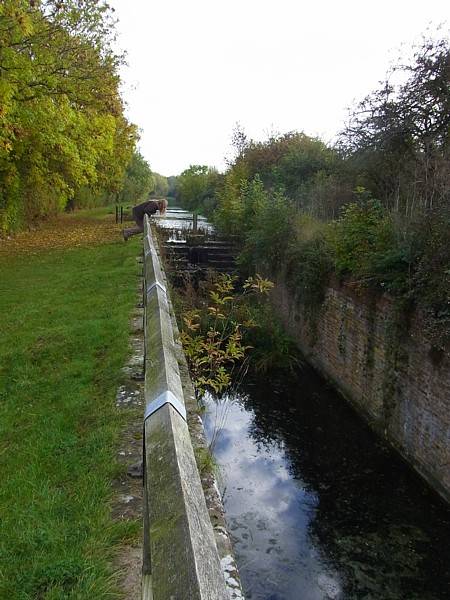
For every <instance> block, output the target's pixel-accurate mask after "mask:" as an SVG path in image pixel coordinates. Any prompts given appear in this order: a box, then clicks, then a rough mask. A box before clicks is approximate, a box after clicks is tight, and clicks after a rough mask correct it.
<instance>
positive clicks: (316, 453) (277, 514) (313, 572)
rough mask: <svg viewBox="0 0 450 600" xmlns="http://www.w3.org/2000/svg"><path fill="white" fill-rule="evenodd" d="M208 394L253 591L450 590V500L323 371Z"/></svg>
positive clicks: (423, 594)
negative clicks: (221, 396) (222, 395)
mask: <svg viewBox="0 0 450 600" xmlns="http://www.w3.org/2000/svg"><path fill="white" fill-rule="evenodd" d="M206 403H207V414H206V416H205V426H206V430H207V435H208V436H209V438H210V440H213V442H214V454H215V457H216V461H217V463H218V464H219V467H220V475H219V479H220V487H221V491H222V492H223V493H224V503H225V510H226V517H227V522H228V525H229V529H230V530H231V533H232V535H233V536H234V545H235V552H236V557H237V562H238V566H239V569H240V574H241V579H242V583H243V587H244V592H245V594H246V597H247V599H249V600H250V599H252V600H256V599H258V600H322V599H329V598H334V599H339V600H343V599H345V600H350V599H352V600H353V599H365V600H375V599H376V600H400V599H402V600H438V599H439V600H443V599H450V509H449V508H448V507H447V506H446V505H445V504H444V503H443V502H442V501H441V500H440V499H439V498H438V497H437V496H436V495H435V494H434V493H433V492H432V491H431V490H430V489H429V488H428V487H427V486H426V485H424V484H423V483H422V481H421V480H420V479H419V478H418V477H417V476H416V475H415V473H414V472H413V471H412V470H411V469H410V468H409V467H407V466H406V465H405V464H404V462H403V461H402V460H401V459H400V458H399V457H398V456H397V455H396V454H395V453H393V452H392V451H391V450H390V449H389V448H388V447H386V446H385V445H384V443H383V442H382V441H380V440H379V439H378V438H377V437H375V436H374V435H373V434H372V433H371V431H370V430H369V429H368V427H367V426H366V425H365V423H364V422H363V421H362V420H361V419H360V418H359V417H358V415H356V414H355V413H354V412H353V410H352V409H350V408H349V407H348V406H347V405H346V404H345V403H344V401H343V400H342V399H341V398H339V397H338V396H337V395H336V393H335V392H334V391H333V390H331V389H330V388H328V387H327V385H326V384H325V383H324V382H323V381H322V380H321V379H319V378H318V376H317V375H316V374H315V373H313V372H310V371H306V370H305V371H303V372H301V373H300V374H299V376H298V378H297V379H296V381H291V382H290V383H286V382H280V381H276V380H275V379H273V378H272V380H270V379H267V380H260V381H258V382H257V383H253V384H251V383H247V384H246V385H245V386H244V387H242V388H241V389H240V393H239V394H235V395H234V396H233V395H232V396H231V397H230V398H228V399H227V400H225V401H220V402H218V401H214V400H213V399H212V398H208V399H207V400H206Z"/></svg>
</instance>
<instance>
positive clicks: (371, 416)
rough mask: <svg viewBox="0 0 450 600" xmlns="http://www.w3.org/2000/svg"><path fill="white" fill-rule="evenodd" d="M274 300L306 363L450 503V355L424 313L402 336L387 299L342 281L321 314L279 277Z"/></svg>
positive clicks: (330, 293) (332, 289)
mask: <svg viewBox="0 0 450 600" xmlns="http://www.w3.org/2000/svg"><path fill="white" fill-rule="evenodd" d="M272 300H273V303H274V305H275V306H276V308H277V310H278V311H279V313H280V315H281V318H282V319H283V321H284V323H285V325H286V326H287V329H288V331H289V332H290V334H291V335H292V336H293V337H294V338H295V340H296V341H297V343H298V345H299V347H300V348H301V350H302V351H303V353H304V354H305V356H306V357H307V358H308V359H309V361H310V362H311V363H312V364H313V365H314V366H315V367H316V368H317V369H318V370H319V371H320V372H321V373H322V374H323V375H324V376H325V377H327V378H328V379H330V380H331V381H332V382H333V383H334V384H335V386H336V387H337V388H338V389H339V390H340V391H341V392H342V393H343V394H344V396H345V397H346V398H348V400H349V401H350V402H351V403H352V404H353V405H354V406H355V407H356V408H357V409H358V410H359V411H360V412H361V413H362V414H363V415H364V416H365V417H366V419H367V420H368V421H369V423H370V424H371V425H372V426H373V427H374V428H375V429H377V430H378V431H379V432H380V433H381V434H383V435H385V436H386V438H387V439H388V440H389V441H390V442H391V443H392V444H393V445H394V446H395V447H396V448H397V449H398V450H399V452H400V453H401V454H402V455H403V456H404V457H405V458H406V459H407V460H408V462H410V463H411V464H412V465H413V466H414V467H415V468H416V470H417V471H418V472H419V473H420V474H421V475H422V476H423V477H424V478H425V479H427V480H428V481H429V483H430V484H431V485H432V486H433V487H434V488H435V489H436V490H437V491H438V492H439V493H440V494H441V495H442V496H444V497H445V498H446V499H447V500H449V501H450V357H449V356H448V355H441V356H437V357H436V356H433V357H432V353H431V348H430V345H429V344H428V343H427V342H426V341H425V339H424V337H423V335H422V328H421V322H420V317H419V316H418V315H415V316H413V317H412V319H411V323H410V327H409V329H408V330H407V331H405V332H404V333H403V335H402V336H401V337H399V336H398V335H396V334H395V333H394V327H393V323H394V322H395V321H394V317H393V314H394V311H393V305H392V302H391V301H390V299H389V298H387V297H385V296H381V297H378V298H376V297H374V296H371V295H369V294H362V293H360V292H359V293H358V292H356V291H355V290H353V289H352V288H351V287H350V286H348V285H339V284H337V283H333V284H331V285H330V287H329V288H328V289H327V293H326V298H325V302H324V303H323V305H322V307H321V309H320V313H319V316H318V318H316V319H308V318H307V317H305V311H304V310H303V308H302V307H301V306H299V305H298V303H297V302H296V301H295V300H294V298H293V297H292V294H291V293H290V292H289V291H288V289H287V287H286V285H285V283H284V282H283V281H282V280H280V281H278V282H277V285H276V287H275V289H274V291H273V297H272Z"/></svg>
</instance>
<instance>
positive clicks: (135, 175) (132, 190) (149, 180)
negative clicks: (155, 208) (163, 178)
mask: <svg viewBox="0 0 450 600" xmlns="http://www.w3.org/2000/svg"><path fill="white" fill-rule="evenodd" d="M154 187H155V179H154V177H153V174H152V172H151V170H150V166H149V164H148V163H147V161H146V160H145V159H144V158H143V156H142V155H141V154H140V153H139V152H134V153H133V156H132V157H131V160H130V162H129V164H128V166H127V168H126V171H125V176H124V179H123V184H122V189H121V190H120V192H119V194H118V200H119V202H131V203H132V204H137V203H138V202H139V201H140V200H143V199H144V198H145V197H146V196H148V194H149V193H150V192H151V191H152V190H153V189H154Z"/></svg>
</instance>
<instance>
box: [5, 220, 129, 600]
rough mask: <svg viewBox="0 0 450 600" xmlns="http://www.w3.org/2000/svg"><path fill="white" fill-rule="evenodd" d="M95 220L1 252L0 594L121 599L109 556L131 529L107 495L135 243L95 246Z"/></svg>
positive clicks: (112, 467) (108, 240)
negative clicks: (32, 245)
mask: <svg viewBox="0 0 450 600" xmlns="http://www.w3.org/2000/svg"><path fill="white" fill-rule="evenodd" d="M84 218H87V217H84ZM75 220H76V218H75ZM96 227H97V225H95V224H94V226H93V227H92V223H91V224H90V225H87V222H86V223H84V229H85V230H86V231H87V230H89V231H88V234H87V239H88V245H87V246H83V239H84V238H83V235H81V234H80V231H81V230H82V228H81V227H80V228H78V225H77V227H76V228H75V229H77V232H78V233H77V234H76V236H75V237H76V238H77V240H78V242H77V243H76V244H74V245H75V246H76V247H75V248H70V240H69V241H68V242H67V244H66V247H65V248H61V249H56V250H53V251H49V250H47V249H45V244H44V246H43V247H44V250H37V251H36V252H27V253H26V254H20V253H18V254H17V253H16V252H13V253H11V252H9V253H8V252H3V253H0V311H1V326H0V477H1V487H0V515H1V517H0V518H1V521H0V598H5V599H6V598H8V599H15V598H20V599H22V598H23V599H25V598H33V599H35V598H39V599H40V598H42V599H44V598H45V599H46V600H47V599H52V600H55V599H63V598H64V599H66V598H77V599H79V598H83V599H84V598H86V599H90V598H92V599H94V598H95V599H101V598H114V597H117V596H116V593H115V582H114V576H113V575H112V573H111V567H110V564H111V562H110V561H111V557H112V555H113V553H114V551H115V547H117V545H118V544H120V542H121V541H123V540H124V539H126V538H127V537H128V536H130V535H133V532H134V531H135V529H136V525H135V524H134V523H114V522H113V521H112V519H111V516H110V498H111V494H112V490H111V479H112V478H113V476H114V474H115V472H116V470H117V465H116V462H115V450H116V449H115V439H116V437H117V434H118V432H119V430H120V427H121V419H122V418H123V417H121V416H120V415H119V412H118V411H117V409H116V407H115V392H116V388H117V385H118V382H119V378H120V369H121V367H122V366H123V364H124V362H125V359H126V356H127V353H128V336H129V329H128V321H129V314H130V311H131V309H132V306H133V304H134V301H135V294H136V272H137V267H136V261H135V256H136V255H137V253H138V244H139V242H138V240H136V239H134V240H133V241H132V242H129V243H128V244H124V243H123V242H122V241H121V240H120V238H119V235H118V232H117V230H116V231H115V234H114V235H115V236H116V241H113V242H111V239H114V235H111V236H110V237H109V238H108V236H107V237H106V239H103V240H102V242H103V243H100V244H98V243H97V245H95V243H94V241H93V239H94V237H95V236H94V235H93V234H92V231H91V228H93V229H95V228H96ZM114 227H115V226H114ZM114 227H113V226H112V225H111V228H110V232H109V233H111V231H113V229H114ZM78 229H79V231H78ZM70 231H72V230H71V229H70V225H69V226H68V227H67V229H66V233H67V232H70ZM32 235H33V236H34V237H35V238H36V239H37V238H38V237H39V235H38V234H36V233H33V234H32ZM108 235H109V234H108ZM69 237H70V236H69ZM15 243H16V242H12V244H11V246H12V248H13V249H14V247H15V246H14V244H15Z"/></svg>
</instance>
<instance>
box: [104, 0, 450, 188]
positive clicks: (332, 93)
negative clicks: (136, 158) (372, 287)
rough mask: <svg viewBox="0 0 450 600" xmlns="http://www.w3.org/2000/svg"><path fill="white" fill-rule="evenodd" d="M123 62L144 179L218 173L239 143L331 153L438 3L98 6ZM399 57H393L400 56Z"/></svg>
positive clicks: (319, 0) (184, 1) (201, 0)
mask: <svg viewBox="0 0 450 600" xmlns="http://www.w3.org/2000/svg"><path fill="white" fill-rule="evenodd" d="M109 4H110V5H111V6H112V7H113V8H114V9H115V14H116V18H117V19H118V25H117V28H118V34H119V35H118V42H117V43H118V45H119V48H120V49H121V50H123V51H125V52H126V54H127V63H128V64H127V66H126V67H124V68H123V70H122V78H123V81H124V84H123V88H122V95H123V97H124V100H125V102H126V104H127V116H128V118H129V119H130V120H131V121H132V122H133V123H136V124H137V125H138V127H139V128H140V135H141V139H140V142H139V150H140V152H141V153H142V154H143V156H144V157H145V158H146V160H147V161H148V162H149V163H150V166H151V168H152V170H153V171H156V172H158V173H161V174H163V175H166V176H169V175H178V174H179V173H181V172H182V171H183V170H184V169H186V168H188V167H189V165H191V164H205V165H209V166H215V167H217V168H218V169H220V170H223V169H224V168H225V164H226V163H225V159H226V157H227V156H228V157H230V156H231V155H232V148H231V135H232V131H233V129H234V127H235V126H236V124H237V123H239V125H240V127H241V128H242V129H243V130H244V131H245V133H246V134H247V136H249V137H250V138H253V139H258V140H259V139H264V138H266V137H267V136H268V135H269V134H271V133H285V132H288V131H294V130H295V131H304V132H305V133H306V134H308V135H311V136H317V137H320V138H321V139H323V140H324V141H325V142H332V141H333V139H335V136H336V134H337V133H338V132H339V131H340V130H341V128H342V126H343V124H344V122H345V119H346V116H347V113H348V108H349V107H350V106H352V105H354V103H355V102H356V101H358V100H360V99H362V98H363V97H364V96H366V95H367V94H368V93H370V92H371V91H373V90H374V89H376V88H377V85H378V82H379V81H381V80H382V79H383V77H384V75H385V74H386V71H387V70H388V68H389V65H390V64H392V62H395V60H396V59H397V58H398V56H399V55H400V54H401V53H403V54H405V53H406V54H409V53H410V49H411V46H412V44H413V43H414V42H417V41H420V38H421V35H422V34H423V33H425V32H426V30H427V29H428V28H430V27H431V31H436V28H437V26H438V25H439V24H443V23H444V24H445V25H444V27H443V29H442V34H443V35H445V34H447V35H448V32H449V24H450V2H449V1H448V0H420V1H417V0H409V1H408V0H389V1H388V0H378V1H377V2H374V1H373V0H372V1H371V2H368V1H367V0H359V1H356V0H335V1H333V0H307V1H306V0H276V1H274V0H272V1H269V0H109ZM402 48H403V50H402Z"/></svg>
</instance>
